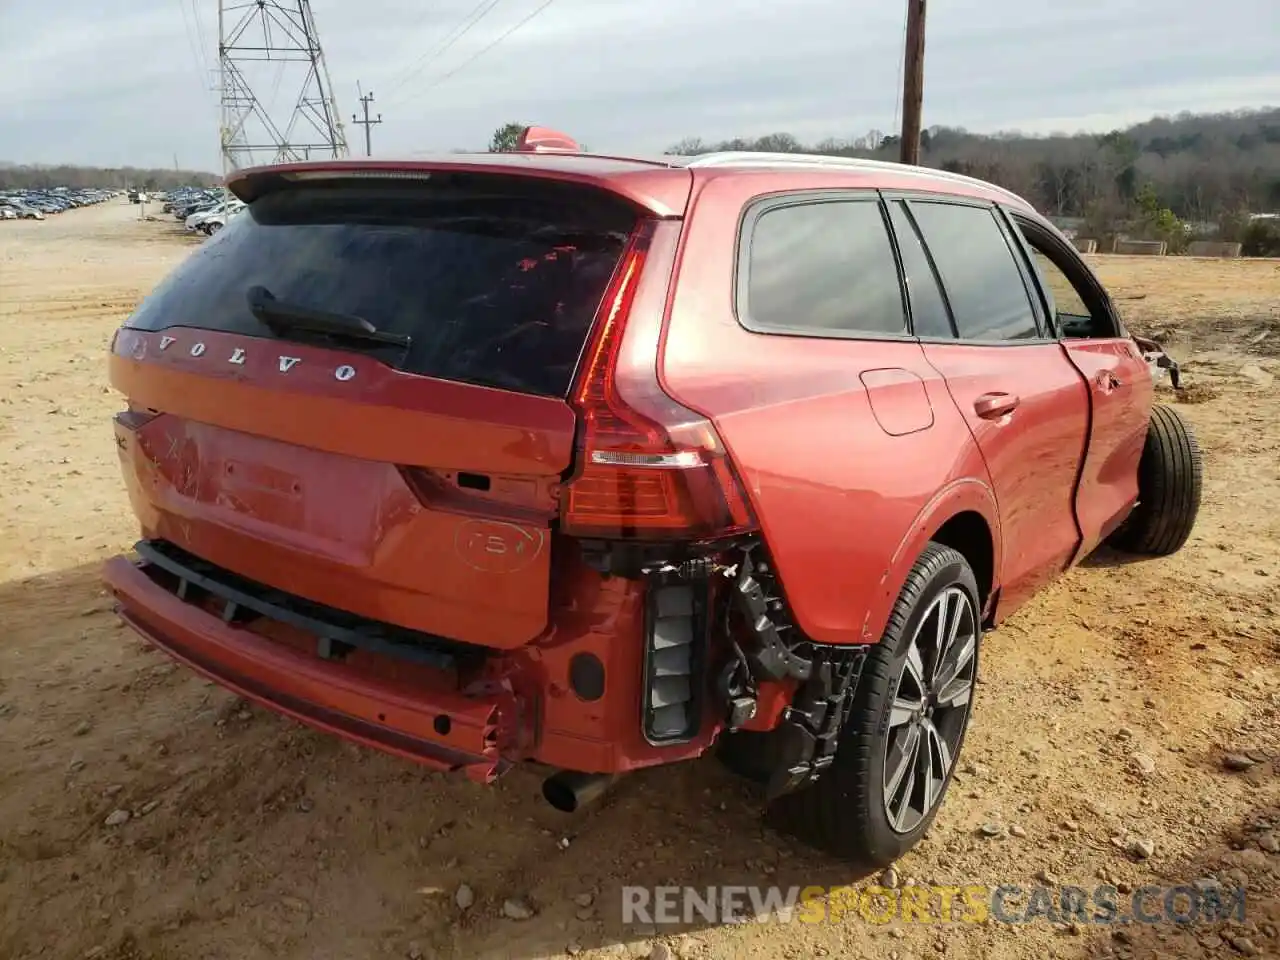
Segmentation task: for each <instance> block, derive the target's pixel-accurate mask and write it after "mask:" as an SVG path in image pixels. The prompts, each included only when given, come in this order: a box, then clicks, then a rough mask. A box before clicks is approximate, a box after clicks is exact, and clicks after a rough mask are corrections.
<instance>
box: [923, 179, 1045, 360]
mask: <svg viewBox="0 0 1280 960" xmlns="http://www.w3.org/2000/svg"><path fill="white" fill-rule="evenodd" d="M910 209H911V214H912V216H913V217H914V218H915V221H916V223H917V224H919V226H920V232H921V234H922V235H923V237H924V240H925V243H926V244H928V247H929V252H930V253H931V254H932V255H933V262H934V264H935V265H937V268H938V273H939V274H940V275H941V277H942V284H943V287H944V288H945V289H946V291H947V299H948V301H950V303H951V312H952V314H954V316H955V318H956V329H957V330H958V331H959V333H960V337H961V338H962V339H964V340H979V341H988V342H989V341H1006V340H1030V339H1035V338H1037V337H1039V336H1041V334H1040V331H1039V328H1038V327H1037V324H1036V315H1035V311H1034V309H1033V308H1032V306H1031V299H1030V298H1029V297H1028V296H1027V287H1026V284H1025V283H1024V282H1023V279H1022V271H1021V270H1019V268H1018V262H1017V261H1016V260H1015V259H1014V254H1013V251H1012V250H1010V249H1009V243H1008V241H1006V240H1005V236H1004V232H1003V231H1002V230H1001V229H1000V226H999V224H997V223H996V219H995V214H994V213H993V212H992V211H991V210H990V209H988V208H986V207H975V206H967V205H962V204H956V203H938V202H934V201H916V200H913V201H911V204H910Z"/></svg>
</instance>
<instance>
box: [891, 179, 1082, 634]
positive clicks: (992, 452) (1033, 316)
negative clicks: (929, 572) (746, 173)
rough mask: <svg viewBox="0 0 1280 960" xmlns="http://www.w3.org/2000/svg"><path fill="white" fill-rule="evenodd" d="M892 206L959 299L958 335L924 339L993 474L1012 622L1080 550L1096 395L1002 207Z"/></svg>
mask: <svg viewBox="0 0 1280 960" xmlns="http://www.w3.org/2000/svg"><path fill="white" fill-rule="evenodd" d="M890 201H891V202H890V206H891V207H892V208H893V211H892V214H891V217H892V218H893V219H894V222H895V224H896V225H897V233H898V235H899V243H900V244H902V243H923V245H924V247H925V249H926V250H927V252H928V255H929V257H930V259H931V261H932V263H933V266H934V268H935V270H936V273H937V276H938V279H939V281H940V282H941V286H942V290H943V293H944V296H945V299H946V302H947V307H948V312H949V317H950V328H949V329H945V328H944V329H941V330H938V331H937V332H936V333H935V335H933V336H929V335H926V334H925V332H924V331H917V332H918V333H919V334H920V341H921V345H922V348H923V350H924V353H925V357H926V358H927V359H928V361H929V363H930V364H932V365H933V367H934V368H935V369H937V370H938V371H939V372H940V373H941V374H942V375H943V377H944V378H945V380H946V383H947V386H948V388H949V390H950V392H951V397H952V399H953V401H954V402H955V405H956V407H957V409H958V410H959V411H960V414H961V415H962V416H963V417H964V419H965V421H966V423H967V424H968V426H969V430H970V432H971V434H972V437H973V440H974V442H975V443H976V445H977V447H978V448H979V450H980V451H981V452H982V456H983V458H984V460H985V461H986V466H987V470H988V472H989V474H990V476H991V483H992V487H993V489H994V491H995V496H996V502H997V504H998V507H999V511H1000V525H1001V537H1002V540H1003V544H1002V546H1003V550H1002V565H1001V572H1000V579H1001V590H1000V601H999V605H998V607H997V610H996V618H997V619H1002V618H1003V617H1005V616H1007V615H1008V614H1009V613H1011V612H1012V611H1013V610H1015V609H1017V607H1018V606H1019V605H1021V604H1022V603H1023V602H1024V601H1025V600H1026V599H1027V598H1028V597H1030V596H1031V595H1032V594H1033V593H1035V592H1036V590H1038V589H1039V588H1040V587H1041V586H1042V585H1044V583H1045V582H1047V581H1048V580H1050V579H1052V578H1053V577H1054V576H1055V575H1057V574H1058V573H1060V572H1061V571H1062V570H1063V569H1065V568H1066V567H1067V565H1068V564H1069V563H1070V561H1071V560H1072V558H1073V557H1074V556H1075V555H1076V552H1077V549H1078V547H1079V544H1080V530H1079V527H1078V525H1077V523H1076V517H1075V486H1076V477H1077V476H1078V474H1079V471H1080V466H1081V462H1082V460H1083V457H1084V453H1085V442H1086V438H1087V432H1088V421H1089V398H1088V391H1087V389H1086V387H1085V384H1084V382H1083V380H1082V379H1081V376H1080V373H1079V371H1077V369H1076V368H1075V366H1074V365H1073V364H1072V363H1071V361H1070V360H1068V359H1067V357H1066V355H1065V353H1064V352H1063V350H1062V348H1061V347H1060V346H1059V344H1058V342H1057V341H1056V340H1055V339H1054V338H1053V336H1052V335H1051V334H1050V332H1049V331H1048V330H1047V329H1046V328H1045V326H1044V317H1043V316H1042V312H1041V310H1039V309H1037V301H1036V299H1035V298H1033V297H1032V291H1033V290H1034V289H1035V288H1034V286H1033V284H1032V281H1031V278H1030V274H1029V271H1028V269H1027V268H1026V265H1025V263H1024V262H1023V261H1022V255H1021V252H1020V248H1019V247H1018V246H1017V245H1016V241H1015V240H1014V238H1013V235H1012V233H1011V232H1010V228H1009V227H1008V224H1007V223H1006V222H1005V221H1004V219H1003V217H1002V215H1001V214H1000V213H999V212H998V211H997V210H996V209H995V207H994V206H993V205H992V204H990V203H986V202H979V201H968V200H965V199H962V198H952V197H947V198H939V197H933V196H923V197H922V196H902V197H893V198H890Z"/></svg>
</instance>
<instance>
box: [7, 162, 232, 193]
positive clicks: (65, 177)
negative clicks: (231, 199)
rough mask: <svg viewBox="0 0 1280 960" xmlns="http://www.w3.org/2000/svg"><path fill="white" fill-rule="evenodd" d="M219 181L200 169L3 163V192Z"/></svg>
mask: <svg viewBox="0 0 1280 960" xmlns="http://www.w3.org/2000/svg"><path fill="white" fill-rule="evenodd" d="M219 181H220V178H219V177H218V176H217V175H216V174H212V173H205V172H203V171H199V170H171V169H167V168H155V169H140V168H137V167H81V166H76V165H74V164H67V163H63V164H56V165H54V166H34V165H33V166H24V165H16V164H0V190H47V189H49V188H51V187H71V188H73V189H118V190H122V189H125V188H126V187H137V188H138V189H140V190H173V189H174V188H176V187H182V186H199V187H212V186H215V185H217V184H218V183H219Z"/></svg>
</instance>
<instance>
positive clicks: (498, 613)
mask: <svg viewBox="0 0 1280 960" xmlns="http://www.w3.org/2000/svg"><path fill="white" fill-rule="evenodd" d="M638 215H639V214H638V211H637V210H636V208H635V206H634V205H633V204H632V203H630V202H626V201H624V200H622V199H620V198H618V197H616V196H612V195H610V194H608V193H607V192H606V191H603V190H599V189H592V188H588V187H585V186H582V185H565V184H560V183H555V184H548V183H538V182H533V181H529V182H524V181H521V182H517V183H512V182H510V180H509V179H500V180H493V179H490V178H485V177H480V178H472V179H471V180H470V181H468V180H467V178H463V179H462V180H459V179H458V178H451V181H450V182H449V183H447V184H439V185H431V186H428V185H425V184H423V183H422V182H410V181H406V182H403V183H399V182H390V181H384V182H379V183H376V184H370V183H364V184H360V183H348V182H341V181H338V182H327V183H325V184H323V185H311V184H307V183H305V182H304V183H299V184H296V185H294V186H292V187H290V188H289V189H286V190H281V191H278V192H275V193H270V194H268V195H266V196H262V197H259V198H257V199H255V200H254V201H253V203H251V205H250V207H249V208H248V209H247V210H246V211H245V212H243V213H242V214H241V215H239V216H237V217H235V218H233V219H232V220H231V221H229V223H228V225H227V226H226V228H225V229H223V230H222V231H220V232H219V233H218V234H217V236H216V237H215V238H214V239H213V240H211V241H209V242H208V243H207V244H205V245H204V246H203V247H202V248H201V249H200V250H199V251H197V252H196V253H194V254H193V255H192V256H191V257H190V258H189V259H188V260H187V261H185V262H184V263H183V264H182V265H181V266H180V267H179V268H178V269H177V270H176V271H175V272H174V273H173V274H172V275H170V277H169V278H167V279H166V280H165V281H164V283H162V284H161V286H160V287H158V288H157V289H156V290H155V292H154V293H153V294H152V295H151V296H150V297H149V298H148V299H147V300H146V301H145V302H144V303H143V304H142V306H141V307H139V309H138V311H137V312H136V313H135V314H134V315H133V317H131V318H130V320H129V321H128V322H127V323H126V325H125V327H124V328H122V330H121V331H120V333H119V335H118V336H117V339H116V342H115V344H114V347H113V351H112V357H111V371H110V372H111V380H112V383H113V384H114V385H115V386H116V387H117V389H119V390H121V391H122V392H124V393H125V394H126V395H127V396H128V398H129V400H130V411H129V412H126V413H124V414H121V415H120V416H118V417H117V421H116V434H117V444H118V446H119V448H120V456H121V459H122V464H123V466H124V473H125V477H126V482H127V485H128V487H129V492H130V497H131V499H132V502H133V505H134V508H135V511H136V512H137V513H138V516H139V518H140V520H141V522H142V526H143V532H144V535H145V536H148V537H152V538H156V539H160V540H164V541H168V542H170V543H172V544H174V545H176V546H177V547H179V548H181V549H182V550H185V551H188V552H190V553H191V554H194V555H196V556H197V557H200V558H203V559H204V560H207V561H209V562H211V563H213V564H215V565H217V566H219V567H223V568H225V569H227V570H229V571H232V572H234V573H237V574H240V575H242V576H245V577H249V578H251V579H253V580H257V581H259V582H261V583H264V584H267V585H269V586H271V587H274V588H276V589H278V590H281V591H285V592H287V593H291V594H295V595H297V596H299V597H302V598H304V599H308V600H312V601H315V602H318V603H322V604H325V605H328V606H331V607H336V608H339V609H342V610H346V611H349V612H351V613H355V614H358V615H360V616H363V617H367V618H370V619H373V620H378V621H384V622H388V623H392V624H396V625H399V626H404V627H408V628H411V629H415V630H420V631H423V632H426V633H430V634H435V635H438V636H443V637H447V638H451V639H454V640H459V641H463V642H468V643H475V644H481V645H485V646H491V647H513V646H518V645H520V644H523V643H527V642H528V641H529V640H531V639H532V638H534V637H535V636H536V635H537V634H538V633H539V632H540V631H541V630H543V629H544V627H545V624H546V618H547V600H548V592H549V590H548V586H549V577H550V569H551V549H550V548H551V542H550V531H551V528H552V525H553V523H554V520H555V517H556V512H557V487H558V482H559V480H560V477H561V476H562V475H563V474H564V473H565V471H566V470H567V469H568V468H569V467H570V466H571V463H572V457H573V442H574V429H575V415H574V412H573V410H572V409H571V407H570V406H569V405H568V404H567V403H566V402H565V399H564V397H565V396H566V394H567V392H568V389H569V386H570V383H571V381H572V378H573V375H574V371H575V370H576V367H577V364H578V362H579V359H580V354H581V352H582V349H583V346H584V344H585V342H586V340H587V338H588V335H589V333H590V330H591V326H592V323H593V321H594V318H595V314H596V311H597V309H598V307H599V305H600V299H601V297H602V295H603V292H604V290H605V288H606V287H607V285H608V282H609V280H610V278H611V276H612V274H613V271H614V269H615V268H616V266H617V263H618V261H619V259H620V257H621V254H622V251H623V249H624V246H625V244H626V241H627V237H628V234H629V233H630V231H631V229H632V228H633V226H634V223H635V221H636V218H637V216H638ZM254 286H262V287H266V288H268V289H269V290H270V291H271V293H272V295H273V296H274V297H276V298H277V301H278V302H279V303H282V304H290V305H297V306H299V307H304V308H307V309H318V310H323V311H326V312H330V313H337V314H341V315H343V316H349V317H359V318H363V319H365V320H367V321H369V322H370V323H371V324H373V325H375V326H376V327H377V329H378V330H379V331H382V332H384V333H389V334H394V335H405V336H408V337H409V338H410V343H409V344H408V345H407V346H401V345H396V344H377V343H368V342H365V341H364V340H361V339H359V338H354V339H353V338H350V337H346V336H335V335H333V334H332V333H317V332H315V331H314V330H308V329H292V328H287V327H286V328H282V327H281V326H280V325H279V324H278V323H272V324H271V325H270V326H268V324H267V323H265V322H264V321H263V320H262V319H259V316H257V315H255V313H254V312H253V311H252V310H251V309H250V307H249V301H248V299H247V297H246V291H247V290H248V289H249V288H250V287H254Z"/></svg>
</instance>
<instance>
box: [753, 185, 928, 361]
mask: <svg viewBox="0 0 1280 960" xmlns="http://www.w3.org/2000/svg"><path fill="white" fill-rule="evenodd" d="M744 242H745V244H746V256H745V258H744V260H745V264H744V266H745V283H740V286H739V314H740V316H741V318H742V322H743V325H744V326H746V327H747V328H748V329H750V330H756V331H758V332H761V333H801V334H809V335H810V336H857V335H859V334H872V335H875V334H904V333H906V328H907V320H906V313H905V311H904V309H903V303H902V288H901V286H900V285H899V283H898V267H897V263H896V262H895V260H894V256H893V246H892V245H891V243H890V241H889V234H888V231H887V229H886V227H885V222H884V216H883V214H882V213H881V212H880V204H879V203H878V202H877V200H875V199H874V198H866V199H862V198H858V199H850V200H827V199H822V200H813V201H808V202H803V203H785V204H777V205H770V206H766V207H765V208H764V209H763V212H761V213H759V214H758V215H757V216H755V217H754V218H752V217H748V221H747V228H746V236H745V237H744Z"/></svg>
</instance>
